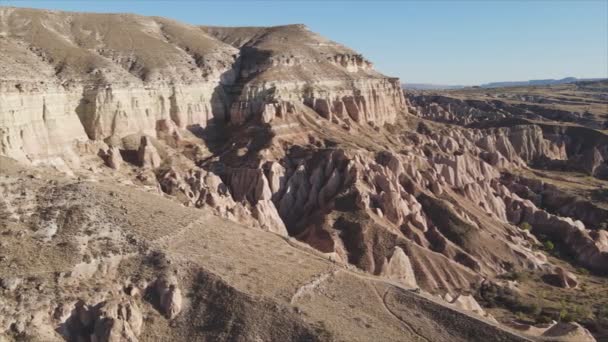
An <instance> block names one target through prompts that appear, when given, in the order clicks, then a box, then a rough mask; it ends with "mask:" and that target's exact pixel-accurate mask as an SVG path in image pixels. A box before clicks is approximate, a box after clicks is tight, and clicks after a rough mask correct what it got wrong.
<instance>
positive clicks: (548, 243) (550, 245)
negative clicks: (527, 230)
mask: <svg viewBox="0 0 608 342" xmlns="http://www.w3.org/2000/svg"><path fill="white" fill-rule="evenodd" d="M543 248H544V249H545V250H546V251H547V252H551V251H553V250H554V249H555V245H554V244H553V242H551V241H549V240H547V241H545V242H543Z"/></svg>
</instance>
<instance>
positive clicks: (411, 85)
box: [403, 83, 466, 90]
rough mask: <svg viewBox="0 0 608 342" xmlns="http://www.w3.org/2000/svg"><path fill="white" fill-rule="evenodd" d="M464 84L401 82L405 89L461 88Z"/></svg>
mask: <svg viewBox="0 0 608 342" xmlns="http://www.w3.org/2000/svg"><path fill="white" fill-rule="evenodd" d="M465 87H466V86H463V85H445V84H432V83H403V88H405V89H417V90H443V89H462V88H465Z"/></svg>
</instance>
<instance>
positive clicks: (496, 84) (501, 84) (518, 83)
mask: <svg viewBox="0 0 608 342" xmlns="http://www.w3.org/2000/svg"><path fill="white" fill-rule="evenodd" d="M599 80H602V78H576V77H566V78H562V79H559V80H556V79H545V80H529V81H513V82H491V83H485V84H482V85H481V87H482V88H500V87H521V86H542V85H552V84H564V83H573V82H579V81H599Z"/></svg>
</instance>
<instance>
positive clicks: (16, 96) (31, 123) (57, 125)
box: [0, 78, 87, 162]
mask: <svg viewBox="0 0 608 342" xmlns="http://www.w3.org/2000/svg"><path fill="white" fill-rule="evenodd" d="M51 81H52V80H51ZM79 101H80V95H79V91H78V90H75V91H73V92H70V91H66V90H65V89H62V88H61V87H59V86H57V85H53V84H50V85H46V84H44V85H40V84H36V83H33V82H31V83H28V82H19V81H8V80H2V79H1V78H0V154H1V155H6V156H10V157H13V158H15V159H17V160H20V161H23V162H36V161H48V160H49V159H52V158H53V157H57V156H60V157H61V156H66V155H71V154H72V153H73V152H72V151H71V144H72V142H73V141H75V140H80V141H84V140H87V135H86V133H85V130H84V127H83V126H82V124H81V123H80V120H79V118H78V115H77V114H76V111H75V109H76V107H77V106H78V105H79Z"/></svg>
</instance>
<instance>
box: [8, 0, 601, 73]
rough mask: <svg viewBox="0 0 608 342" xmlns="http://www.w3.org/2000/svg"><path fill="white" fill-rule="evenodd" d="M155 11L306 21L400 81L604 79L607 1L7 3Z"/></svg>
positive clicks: (196, 17) (224, 19) (199, 18)
mask: <svg viewBox="0 0 608 342" xmlns="http://www.w3.org/2000/svg"><path fill="white" fill-rule="evenodd" d="M0 4H1V5H9V6H18V7H37V8H49V9H60V10H71V11H87V12H129V13H138V14H142V15H158V16H165V17H170V18H174V19H177V20H180V21H184V22H188V23H192V24H205V25H227V26H232V25H235V26H239V25H240V26H251V25H256V26H266V25H280V24H289V23H304V24H306V25H308V26H309V27H310V28H311V29H312V30H313V31H316V32H319V33H321V34H323V35H324V36H326V37H329V38H330V39H332V40H335V41H338V42H340V43H343V44H345V45H348V46H350V47H351V48H353V49H355V50H357V51H359V52H361V53H362V54H363V55H364V56H366V57H367V58H368V59H370V60H371V61H372V62H374V64H375V65H376V68H377V69H378V70H380V71H382V72H383V73H385V74H388V75H391V76H398V77H400V78H401V79H402V80H403V81H404V82H420V83H438V84H479V83H485V82H492V81H513V80H528V79H540V78H562V77H566V76H574V77H608V0H596V1H564V0H553V1H539V0H536V1H534V0H528V1H525V0H503V1H498V0H497V1H482V0H478V1H407V0H402V1H399V0H393V1H364V0H353V1H314V0H308V1H295V0H291V1H279V0H275V1H252V0H250V1H211V0H207V1H202V0H201V1H194V0H191V1H161V0H149V1H145V0H139V1H124V0H123V1H119V0H105V1H93V0H86V1H77V0H70V1H50V0H49V1H46V0H45V1H43V0H40V1H9V0H0Z"/></svg>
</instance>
